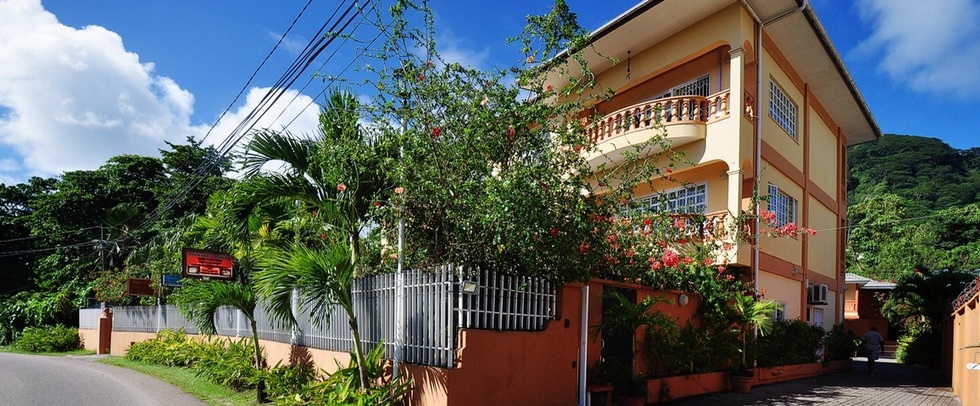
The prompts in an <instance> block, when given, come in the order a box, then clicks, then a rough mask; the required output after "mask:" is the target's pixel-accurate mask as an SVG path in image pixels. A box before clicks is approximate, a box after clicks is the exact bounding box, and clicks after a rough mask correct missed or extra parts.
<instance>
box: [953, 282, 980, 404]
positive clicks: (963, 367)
mask: <svg viewBox="0 0 980 406" xmlns="http://www.w3.org/2000/svg"><path fill="white" fill-rule="evenodd" d="M978 299H980V296H974V297H973V298H972V299H971V300H970V301H968V302H967V303H966V304H964V305H963V306H962V307H960V308H959V309H956V311H955V312H953V314H952V315H951V316H950V319H949V321H947V323H946V325H947V326H952V345H951V346H948V348H949V350H951V351H952V357H951V358H952V362H951V365H948V366H947V368H948V369H951V371H949V372H947V373H948V374H949V375H950V376H951V378H952V386H953V393H955V394H956V396H957V397H959V398H960V402H962V404H963V406H980V385H978V384H977V383H980V369H968V368H969V365H970V364H973V365H976V363H978V362H980V361H978V357H980V348H977V347H976V346H977V345H978V344H980V309H978V308H977V301H978ZM971 346H973V347H971ZM968 347H970V348H968Z"/></svg>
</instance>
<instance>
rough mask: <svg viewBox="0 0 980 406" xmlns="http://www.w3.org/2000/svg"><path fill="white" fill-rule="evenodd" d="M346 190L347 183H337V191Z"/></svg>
mask: <svg viewBox="0 0 980 406" xmlns="http://www.w3.org/2000/svg"><path fill="white" fill-rule="evenodd" d="M345 190H347V185H345V184H343V183H340V184H337V191H338V192H343V191H345Z"/></svg>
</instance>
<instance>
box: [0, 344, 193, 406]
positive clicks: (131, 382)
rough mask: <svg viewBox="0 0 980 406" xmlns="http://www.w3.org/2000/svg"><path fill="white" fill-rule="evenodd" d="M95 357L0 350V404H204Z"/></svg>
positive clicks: (157, 405) (170, 386) (166, 385)
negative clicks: (32, 353)
mask: <svg viewBox="0 0 980 406" xmlns="http://www.w3.org/2000/svg"><path fill="white" fill-rule="evenodd" d="M98 358H101V357H100V356H43V355H25V354H11V353H0V405H17V406H23V405H46V406H60V405H65V406H68V405H100V406H101V405H110V406H123V405H127V406H129V405H138V406H172V405H192V406H196V405H205V403H204V402H202V401H200V400H198V399H197V398H195V397H193V396H191V395H189V394H187V393H186V392H184V391H181V390H180V389H177V387H175V386H173V385H171V384H169V383H166V382H163V381H160V380H159V379H156V378H153V377H151V376H149V375H146V374H143V373H140V372H136V371H133V370H130V369H125V368H120V367H116V366H112V365H106V364H102V363H99V362H97V361H98Z"/></svg>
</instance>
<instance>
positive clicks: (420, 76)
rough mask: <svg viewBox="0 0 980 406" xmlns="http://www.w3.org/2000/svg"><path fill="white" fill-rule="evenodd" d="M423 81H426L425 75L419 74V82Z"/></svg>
mask: <svg viewBox="0 0 980 406" xmlns="http://www.w3.org/2000/svg"><path fill="white" fill-rule="evenodd" d="M423 80H425V75H423V74H421V73H420V74H419V82H421V81H423Z"/></svg>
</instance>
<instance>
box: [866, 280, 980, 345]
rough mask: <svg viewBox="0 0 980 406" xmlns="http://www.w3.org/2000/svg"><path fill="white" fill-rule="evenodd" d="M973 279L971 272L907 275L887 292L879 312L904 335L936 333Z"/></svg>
mask: <svg viewBox="0 0 980 406" xmlns="http://www.w3.org/2000/svg"><path fill="white" fill-rule="evenodd" d="M976 277H977V276H976V275H975V274H974V273H972V272H964V271H951V270H948V269H943V270H939V271H922V270H916V271H915V272H910V273H907V274H905V275H902V277H901V278H900V279H899V280H898V283H897V284H896V286H895V289H892V291H891V292H889V293H888V299H887V300H886V301H885V304H884V305H883V306H882V308H881V313H882V315H883V316H885V317H886V318H887V319H888V321H889V322H891V323H892V324H895V325H898V326H900V327H901V328H902V330H903V333H904V334H909V335H913V336H916V335H919V334H920V333H929V332H938V331H939V328H940V327H941V326H942V322H943V320H944V319H945V318H946V316H947V315H949V314H950V313H951V312H952V310H953V309H952V308H951V307H952V305H951V303H952V302H953V300H955V299H956V297H957V296H959V294H960V292H962V291H963V288H964V287H965V286H966V284H968V283H970V282H972V281H973V280H974V279H975V278H976Z"/></svg>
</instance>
